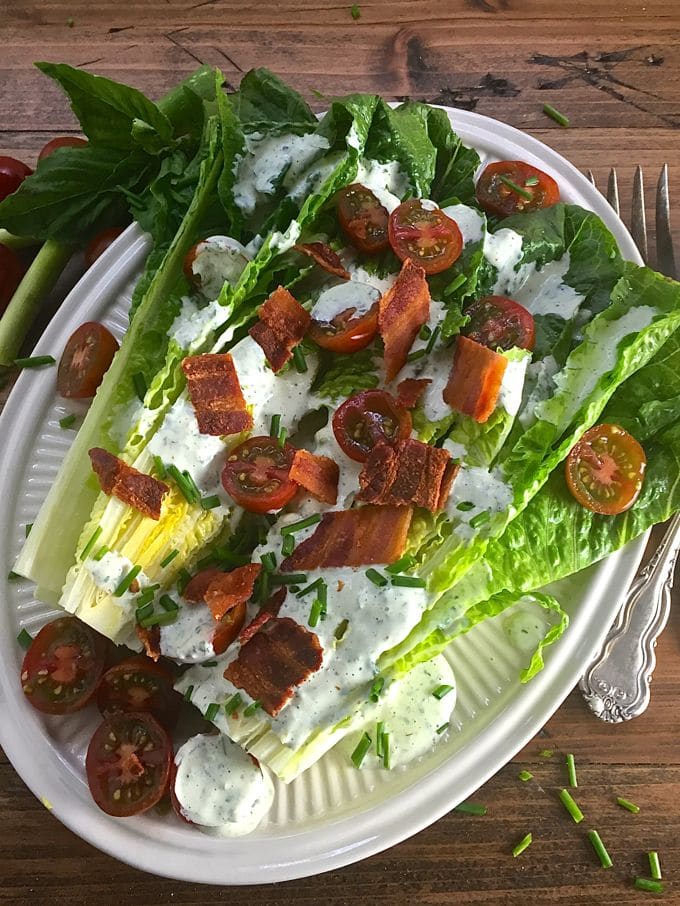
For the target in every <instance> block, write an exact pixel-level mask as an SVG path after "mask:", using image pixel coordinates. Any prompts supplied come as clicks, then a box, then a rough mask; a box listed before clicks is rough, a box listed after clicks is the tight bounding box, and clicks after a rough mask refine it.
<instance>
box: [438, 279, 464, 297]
mask: <svg viewBox="0 0 680 906" xmlns="http://www.w3.org/2000/svg"><path fill="white" fill-rule="evenodd" d="M466 282H467V277H466V276H465V274H458V276H457V277H454V278H453V280H452V281H451V282H450V283H449V285H448V286H447V287H446V289H445V290H444V295H448V294H449V293H455V291H456V290H457V289H460V287H461V286H462V285H463V284H464V283H466Z"/></svg>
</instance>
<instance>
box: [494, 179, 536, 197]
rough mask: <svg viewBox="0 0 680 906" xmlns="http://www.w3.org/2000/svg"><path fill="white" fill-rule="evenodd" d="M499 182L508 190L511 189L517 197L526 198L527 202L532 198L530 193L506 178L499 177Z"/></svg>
mask: <svg viewBox="0 0 680 906" xmlns="http://www.w3.org/2000/svg"><path fill="white" fill-rule="evenodd" d="M498 178H499V179H500V181H501V182H502V183H503V185H504V186H507V187H508V189H512V191H513V192H515V193H516V194H517V195H520V196H521V197H522V198H526V199H527V201H531V200H532V198H533V197H534V196H533V194H532V193H531V192H527V190H526V189H523V188H522V186H518V185H517V183H516V182H513V181H512V180H511V179H510V178H509V177H508V176H499V177H498Z"/></svg>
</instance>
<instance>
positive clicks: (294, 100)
mask: <svg viewBox="0 0 680 906" xmlns="http://www.w3.org/2000/svg"><path fill="white" fill-rule="evenodd" d="M231 102H232V104H233V105H234V110H235V112H236V115H237V117H238V118H239V120H240V121H241V126H242V128H243V131H244V132H249V133H250V132H263V133H265V134H280V133H282V132H294V133H296V134H297V135H304V133H306V132H313V131H314V130H315V129H316V126H317V119H316V117H315V116H314V114H313V113H312V110H311V108H310V107H309V105H308V104H307V102H306V101H305V100H304V98H303V97H302V96H301V95H300V94H298V92H297V91H295V90H294V89H293V88H291V87H290V86H289V85H286V83H285V82H282V81H281V79H279V78H278V76H275V75H274V73H273V72H270V71H269V70H268V69H251V70H250V72H247V73H246V74H245V75H244V76H243V79H242V80H241V84H240V86H239V89H238V91H237V92H236V93H235V94H233V95H232V96H231Z"/></svg>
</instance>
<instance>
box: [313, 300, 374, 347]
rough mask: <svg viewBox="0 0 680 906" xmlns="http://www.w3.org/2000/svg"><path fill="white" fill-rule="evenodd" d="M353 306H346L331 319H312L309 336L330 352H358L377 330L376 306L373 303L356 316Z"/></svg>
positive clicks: (365, 345) (367, 343) (369, 341)
mask: <svg viewBox="0 0 680 906" xmlns="http://www.w3.org/2000/svg"><path fill="white" fill-rule="evenodd" d="M355 312H356V309H355V308H347V309H345V311H341V312H340V314H338V315H336V316H335V317H334V318H333V320H332V321H312V324H311V327H310V328H309V336H310V337H311V338H312V340H314V342H315V343H317V344H318V345H319V346H323V348H324V349H330V350H331V352H341V353H347V352H358V351H359V350H360V349H365V348H366V347H367V346H368V345H369V343H371V341H372V340H373V338H374V337H375V335H376V333H377V332H378V306H377V305H373V306H372V307H371V308H370V309H369V310H368V311H367V312H365V313H364V314H363V315H360V316H359V317H358V318H355V317H353V315H354V313H355Z"/></svg>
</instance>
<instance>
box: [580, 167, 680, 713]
mask: <svg viewBox="0 0 680 906" xmlns="http://www.w3.org/2000/svg"><path fill="white" fill-rule="evenodd" d="M588 178H589V179H590V181H591V182H592V183H593V185H595V179H594V178H593V174H592V173H591V172H590V171H588ZM607 201H608V202H609V203H610V205H611V206H612V208H613V209H614V211H615V212H616V213H617V215H618V214H619V210H620V208H619V190H618V182H617V178H616V170H614V169H612V170H611V172H610V174H609V182H608V186H607ZM631 234H632V236H633V239H634V240H635V244H636V245H637V247H638V249H639V250H640V254H641V255H642V257H643V259H644V261H645V263H646V262H647V260H648V244H647V223H646V219H645V200H644V183H643V178H642V170H641V168H640V167H638V168H637V170H636V171H635V179H634V182H633V202H632V210H631ZM656 256H657V268H658V269H659V270H660V271H661V272H662V273H664V274H666V276H668V277H673V278H674V279H676V278H677V276H678V274H677V270H676V266H675V258H674V254H673V241H672V235H671V226H670V203H669V194H668V165H667V164H664V166H663V168H662V170H661V175H660V176H659V181H658V184H657V189H656ZM679 551H680V513H678V514H676V515H675V516H674V517H673V518H672V519H671V520H670V521H669V522H668V525H667V528H666V532H665V534H664V536H663V538H662V540H661V543H660V544H659V546H658V547H657V548H656V550H655V551H654V553H653V555H652V557H651V559H650V560H649V561H648V562H647V564H646V565H645V566H644V567H642V568H640V569H639V571H638V573H637V575H636V576H635V578H634V579H633V582H632V583H631V585H630V588H629V589H628V592H627V594H626V596H625V598H624V600H623V602H622V604H621V609H620V610H619V612H618V615H617V617H616V619H615V620H614V623H613V625H612V626H611V628H610V630H609V632H608V633H607V637H606V638H605V641H604V643H603V645H602V647H601V649H600V651H599V652H598V653H597V655H596V656H595V657H594V658H593V660H592V661H591V662H590V664H589V665H588V667H587V669H586V671H585V673H584V674H583V677H582V678H581V681H580V683H579V689H580V690H581V692H582V694H583V697H584V698H585V700H586V702H587V703H588V706H589V707H590V709H591V711H592V712H593V713H594V714H595V715H596V716H597V717H599V718H600V719H601V720H604V721H607V722H609V723H619V722H620V721H623V720H630V719H631V718H632V717H637V716H638V715H639V714H642V712H643V711H644V710H645V709H646V708H647V705H648V704H649V698H650V683H651V681H652V674H653V672H654V667H655V666H656V654H655V648H656V642H657V639H658V638H659V636H660V634H661V632H662V630H663V628H664V626H665V625H666V622H667V621H668V614H669V611H670V606H671V589H672V587H673V578H674V575H675V564H676V560H677V557H678V552H679ZM643 559H644V558H643Z"/></svg>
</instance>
